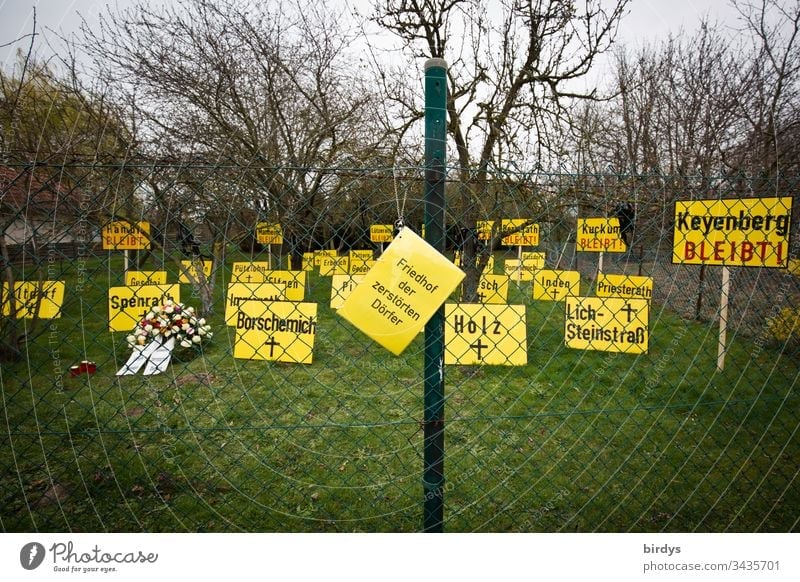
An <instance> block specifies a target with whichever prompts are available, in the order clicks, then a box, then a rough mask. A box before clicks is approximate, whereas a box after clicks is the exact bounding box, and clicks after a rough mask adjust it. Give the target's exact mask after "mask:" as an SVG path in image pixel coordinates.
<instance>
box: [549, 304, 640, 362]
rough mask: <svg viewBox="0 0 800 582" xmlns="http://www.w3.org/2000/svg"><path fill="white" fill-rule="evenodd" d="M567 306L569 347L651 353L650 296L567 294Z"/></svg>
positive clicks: (565, 330)
mask: <svg viewBox="0 0 800 582" xmlns="http://www.w3.org/2000/svg"><path fill="white" fill-rule="evenodd" d="M564 309H565V311H564V314H565V316H564V343H565V344H566V346H567V347H568V348H575V349H579V350H596V351H601V352H620V353H625V354H646V353H647V350H648V344H649V338H650V333H649V330H648V325H649V309H650V303H649V302H648V301H647V300H646V299H627V298H620V297H567V298H566V303H565V307H564Z"/></svg>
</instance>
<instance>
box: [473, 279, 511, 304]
mask: <svg viewBox="0 0 800 582" xmlns="http://www.w3.org/2000/svg"><path fill="white" fill-rule="evenodd" d="M478 302H479V303H502V304H505V303H508V277H507V276H506V275H482V276H481V278H480V279H479V280H478Z"/></svg>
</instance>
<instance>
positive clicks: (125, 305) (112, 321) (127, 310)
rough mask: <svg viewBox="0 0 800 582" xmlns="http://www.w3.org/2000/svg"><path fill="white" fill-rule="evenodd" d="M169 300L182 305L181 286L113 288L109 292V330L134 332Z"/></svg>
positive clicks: (174, 284)
mask: <svg viewBox="0 0 800 582" xmlns="http://www.w3.org/2000/svg"><path fill="white" fill-rule="evenodd" d="M167 299H171V300H172V301H174V302H175V303H180V300H181V286H180V285H178V284H177V283H173V284H172V285H142V286H140V287H111V288H110V289H109V290H108V330H109V331H132V330H133V328H134V327H136V324H137V323H139V321H141V319H142V318H143V317H144V316H145V315H146V314H147V312H148V311H150V310H151V309H153V307H159V306H160V305H163V304H164V303H165V302H166V300H167Z"/></svg>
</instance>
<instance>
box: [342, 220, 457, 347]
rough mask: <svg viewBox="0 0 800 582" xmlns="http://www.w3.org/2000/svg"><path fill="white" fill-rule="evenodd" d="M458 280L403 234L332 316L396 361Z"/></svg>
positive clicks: (440, 259)
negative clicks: (346, 322)
mask: <svg viewBox="0 0 800 582" xmlns="http://www.w3.org/2000/svg"><path fill="white" fill-rule="evenodd" d="M463 278H464V272H463V271H462V270H461V269H459V268H458V267H456V266H455V265H454V264H453V263H451V262H450V261H448V260H447V258H446V257H444V256H443V255H441V254H440V253H439V252H437V251H436V249H434V248H433V247H432V246H430V245H429V244H428V243H426V242H425V241H424V240H422V239H421V238H420V237H419V235H417V234H415V233H414V232H413V231H412V230H411V229H409V228H404V229H402V230H401V231H400V232H399V233H398V235H397V236H396V237H395V239H394V241H392V244H390V245H389V246H388V247H387V249H386V251H385V252H384V253H383V254H382V255H381V256H380V258H379V259H378V260H377V261H375V264H374V265H373V266H372V268H371V269H370V270H369V272H368V273H367V274H366V275H364V279H363V281H362V282H361V284H359V285H358V286H357V287H356V288H355V289H354V290H353V291H352V292H351V293H350V296H349V297H348V298H347V299H345V301H344V305H342V307H341V309H339V311H337V313H338V314H339V315H341V316H342V317H344V318H345V319H346V320H347V321H349V322H350V323H352V324H353V325H354V326H356V327H357V328H358V329H360V330H361V331H363V332H364V333H365V334H367V335H368V336H369V337H371V338H372V339H374V340H375V341H376V342H378V343H379V344H381V345H382V346H383V347H385V348H386V349H387V350H389V351H390V352H392V353H393V354H395V355H399V354H400V353H402V352H403V350H404V349H405V348H406V347H407V346H408V344H410V343H411V341H412V340H413V339H414V338H415V337H416V336H417V334H418V333H419V331H420V330H421V329H422V327H423V326H424V325H425V323H426V322H427V321H428V320H429V319H430V318H431V316H432V315H433V313H434V312H435V311H436V310H437V309H438V308H439V306H441V305H442V303H444V301H445V299H447V297H448V296H449V295H450V293H452V292H453V290H454V289H455V288H456V287H458V284H459V283H461V280H462V279H463Z"/></svg>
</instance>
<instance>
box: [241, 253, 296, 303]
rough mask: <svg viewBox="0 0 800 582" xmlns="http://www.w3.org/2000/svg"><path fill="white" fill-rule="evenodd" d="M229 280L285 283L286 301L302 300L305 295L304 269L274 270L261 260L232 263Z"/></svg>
mask: <svg viewBox="0 0 800 582" xmlns="http://www.w3.org/2000/svg"><path fill="white" fill-rule="evenodd" d="M231 281H233V282H234V283H274V284H276V285H285V287H286V296H285V298H286V300H287V301H302V300H303V299H305V295H306V273H305V271H275V270H271V269H270V268H269V264H268V263H266V262H263V261H260V262H252V263H233V271H232V272H231Z"/></svg>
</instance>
